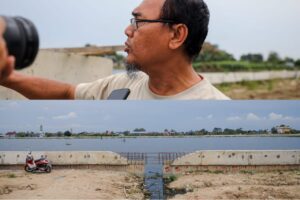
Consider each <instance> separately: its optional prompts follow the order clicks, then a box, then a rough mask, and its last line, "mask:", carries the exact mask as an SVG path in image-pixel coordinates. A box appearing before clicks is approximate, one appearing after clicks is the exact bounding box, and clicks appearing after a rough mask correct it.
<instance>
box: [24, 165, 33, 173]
mask: <svg viewBox="0 0 300 200" xmlns="http://www.w3.org/2000/svg"><path fill="white" fill-rule="evenodd" d="M24 169H25V171H26V172H32V170H31V169H30V167H29V166H28V165H26V166H25V167H24Z"/></svg>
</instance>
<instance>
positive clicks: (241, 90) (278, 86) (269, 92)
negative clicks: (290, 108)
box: [217, 78, 300, 100]
mask: <svg viewBox="0 0 300 200" xmlns="http://www.w3.org/2000/svg"><path fill="white" fill-rule="evenodd" d="M217 87H218V88H219V89H220V90H221V91H222V92H224V93H225V94H226V95H227V96H229V97H231V98H232V99H234V100H245V99H246V100H251V99H256V100H265V99H272V100H275V99H276V100H298V99H300V79H299V78H298V79H286V80H285V79H276V80H269V81H253V82H241V83H234V84H221V85H217Z"/></svg>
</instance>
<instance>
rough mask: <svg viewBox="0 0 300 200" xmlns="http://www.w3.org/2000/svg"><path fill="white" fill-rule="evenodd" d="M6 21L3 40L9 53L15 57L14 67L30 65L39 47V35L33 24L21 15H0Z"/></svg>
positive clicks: (21, 67) (20, 67)
mask: <svg viewBox="0 0 300 200" xmlns="http://www.w3.org/2000/svg"><path fill="white" fill-rule="evenodd" d="M2 18H4V21H5V23H6V30H5V32H4V40H5V41H6V46H7V49H8V52H9V54H10V55H13V56H15V58H16V67H15V68H16V69H23V68H25V67H28V66H30V65H31V64H32V63H33V61H34V60H35V58H36V55H37V53H38V49H39V36H38V32H37V29H36V28H35V26H34V24H33V23H32V22H31V21H29V20H28V19H25V18H23V17H5V16H4V17H2Z"/></svg>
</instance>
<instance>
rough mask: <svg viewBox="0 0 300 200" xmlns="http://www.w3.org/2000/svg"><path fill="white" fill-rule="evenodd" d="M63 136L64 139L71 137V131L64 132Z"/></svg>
mask: <svg viewBox="0 0 300 200" xmlns="http://www.w3.org/2000/svg"><path fill="white" fill-rule="evenodd" d="M64 136H65V137H71V136H72V133H71V131H65V132H64Z"/></svg>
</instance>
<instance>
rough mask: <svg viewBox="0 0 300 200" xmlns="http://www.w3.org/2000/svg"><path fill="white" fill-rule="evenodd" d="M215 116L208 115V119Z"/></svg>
mask: <svg viewBox="0 0 300 200" xmlns="http://www.w3.org/2000/svg"><path fill="white" fill-rule="evenodd" d="M213 117H214V116H213V115H208V116H207V117H206V118H207V119H212V118H213Z"/></svg>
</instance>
